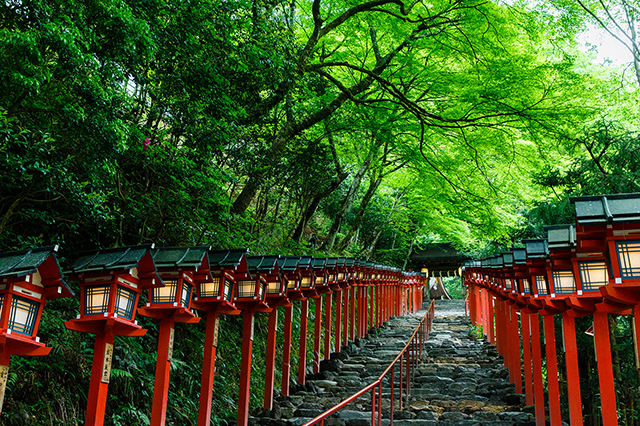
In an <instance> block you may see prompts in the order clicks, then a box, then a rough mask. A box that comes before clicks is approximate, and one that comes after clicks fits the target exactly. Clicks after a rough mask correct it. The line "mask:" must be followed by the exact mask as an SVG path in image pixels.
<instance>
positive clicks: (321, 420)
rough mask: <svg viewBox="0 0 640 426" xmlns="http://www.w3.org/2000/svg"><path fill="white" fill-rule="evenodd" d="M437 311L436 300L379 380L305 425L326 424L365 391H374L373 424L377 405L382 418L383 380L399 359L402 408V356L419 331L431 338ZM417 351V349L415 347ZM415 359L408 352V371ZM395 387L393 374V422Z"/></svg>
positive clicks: (372, 405)
mask: <svg viewBox="0 0 640 426" xmlns="http://www.w3.org/2000/svg"><path fill="white" fill-rule="evenodd" d="M434 311H435V304H434V301H433V300H432V301H431V304H430V305H429V309H427V312H426V313H425V314H424V317H422V319H421V320H420V323H419V324H418V326H417V327H416V329H415V330H414V332H413V334H412V335H411V338H410V339H409V341H408V342H407V343H406V345H405V346H404V348H403V349H402V350H401V351H400V353H399V354H398V356H396V358H395V359H394V360H393V361H392V362H391V364H389V366H388V367H387V368H386V369H385V370H384V371H383V372H382V374H381V375H380V376H379V377H378V379H377V380H375V381H374V382H373V383H370V384H369V385H367V386H365V387H364V388H362V389H360V390H359V391H358V392H356V393H354V394H353V395H351V396H350V397H348V398H347V399H345V400H343V401H341V402H340V403H339V404H337V405H335V406H333V407H331V408H329V409H328V410H327V411H325V412H324V413H322V414H320V415H319V416H317V417H315V418H314V419H312V420H310V421H308V422H307V423H305V424H304V425H303V426H312V425H316V424H318V423H320V425H324V420H325V419H326V418H327V417H329V416H330V415H331V414H333V413H335V412H337V411H340V410H341V409H342V408H344V407H345V406H346V405H348V404H350V403H351V402H353V401H355V400H356V399H358V398H360V397H361V396H362V395H364V394H365V393H367V392H369V391H371V390H372V389H373V391H372V399H373V401H372V404H371V421H372V424H375V423H374V422H375V413H376V405H377V406H378V407H379V409H380V411H379V414H378V419H379V420H380V417H381V412H382V410H381V408H382V380H383V379H384V378H385V377H386V375H387V374H388V373H389V372H390V371H393V370H394V367H395V365H396V364H397V363H398V361H400V374H401V376H400V377H401V379H400V404H401V405H400V407H401V409H402V358H403V355H404V354H405V352H407V351H408V350H409V349H410V348H411V344H412V343H413V342H414V339H415V338H416V336H420V338H422V337H421V334H422V333H421V334H418V332H419V331H423V333H424V334H425V335H426V337H425V338H424V339H423V342H424V341H426V340H427V339H429V332H430V331H431V328H432V325H433V314H434ZM425 323H426V330H425V329H424V327H423V326H424V325H425ZM414 352H415V349H414ZM413 361H415V363H416V365H417V359H415V360H412V359H411V357H410V356H409V353H407V357H405V362H406V365H407V371H410V370H409V369H410V364H411V363H412V362H413ZM409 377H410V376H409V374H407V377H406V380H407V383H406V389H405V392H406V396H407V402H408V401H409ZM377 387H379V388H380V389H379V399H378V404H376V403H375V389H376V388H377ZM393 388H394V384H393V376H392V378H391V401H392V402H391V424H393Z"/></svg>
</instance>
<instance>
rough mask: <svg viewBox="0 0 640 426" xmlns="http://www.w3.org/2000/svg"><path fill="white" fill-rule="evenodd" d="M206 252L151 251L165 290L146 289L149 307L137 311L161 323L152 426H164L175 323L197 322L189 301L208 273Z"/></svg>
mask: <svg viewBox="0 0 640 426" xmlns="http://www.w3.org/2000/svg"><path fill="white" fill-rule="evenodd" d="M209 249H210V247H208V246H205V247H173V248H160V249H156V250H154V251H153V260H154V262H155V264H156V268H157V270H158V275H159V276H160V278H161V279H162V281H163V282H164V284H165V286H164V287H161V288H153V289H149V298H148V300H149V303H147V304H146V306H144V307H142V308H140V309H138V312H139V313H140V315H143V316H145V317H148V318H154V319H156V320H159V321H160V330H159V332H158V352H157V356H156V373H155V382H154V386H153V404H152V407H151V426H164V424H165V421H166V416H167V403H168V401H167V399H168V396H169V376H170V374H171V360H172V359H173V342H174V326H175V323H176V322H181V323H189V324H195V323H197V322H199V321H200V318H199V317H196V316H195V314H194V313H193V311H192V310H191V299H192V295H193V288H194V285H196V283H197V282H198V281H197V280H198V279H199V278H200V279H201V278H202V277H203V275H206V272H207V271H208V270H209V259H208V251H209Z"/></svg>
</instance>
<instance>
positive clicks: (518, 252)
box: [511, 247, 527, 265]
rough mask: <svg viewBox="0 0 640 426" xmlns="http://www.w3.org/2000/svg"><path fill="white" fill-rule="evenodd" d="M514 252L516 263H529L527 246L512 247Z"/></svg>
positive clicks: (514, 261)
mask: <svg viewBox="0 0 640 426" xmlns="http://www.w3.org/2000/svg"><path fill="white" fill-rule="evenodd" d="M511 251H512V252H513V263H514V264H516V265H524V264H526V263H527V248H526V247H511Z"/></svg>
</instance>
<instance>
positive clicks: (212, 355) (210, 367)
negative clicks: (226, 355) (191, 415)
mask: <svg viewBox="0 0 640 426" xmlns="http://www.w3.org/2000/svg"><path fill="white" fill-rule="evenodd" d="M217 347H218V313H217V312H215V311H208V312H207V328H206V330H205V336H204V357H203V359H202V379H201V380H200V403H199V407H198V426H209V424H210V423H211V398H212V396H213V377H214V373H215V369H216V349H217Z"/></svg>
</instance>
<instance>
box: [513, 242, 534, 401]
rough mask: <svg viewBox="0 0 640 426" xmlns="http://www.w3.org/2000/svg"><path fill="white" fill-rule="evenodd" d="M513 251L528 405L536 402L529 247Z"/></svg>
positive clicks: (515, 248) (517, 248)
mask: <svg viewBox="0 0 640 426" xmlns="http://www.w3.org/2000/svg"><path fill="white" fill-rule="evenodd" d="M511 251H512V253H513V273H514V280H515V288H516V291H517V295H516V300H517V304H518V306H521V309H520V321H521V323H522V324H521V335H522V365H523V368H524V392H525V396H526V401H527V405H533V404H534V396H533V374H532V364H531V361H532V359H531V333H530V331H529V330H530V326H529V323H530V310H528V309H527V307H528V306H529V299H530V298H531V277H530V276H529V273H528V269H527V249H526V248H525V247H514V248H512V249H511Z"/></svg>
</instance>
